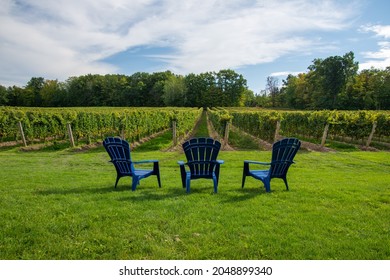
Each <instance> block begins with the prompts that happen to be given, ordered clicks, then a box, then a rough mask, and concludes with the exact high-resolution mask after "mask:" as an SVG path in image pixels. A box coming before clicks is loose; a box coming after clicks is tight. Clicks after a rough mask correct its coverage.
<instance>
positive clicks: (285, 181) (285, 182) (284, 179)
mask: <svg viewBox="0 0 390 280" xmlns="http://www.w3.org/2000/svg"><path fill="white" fill-rule="evenodd" d="M283 181H284V184H285V185H286V190H287V191H288V183H287V178H283Z"/></svg>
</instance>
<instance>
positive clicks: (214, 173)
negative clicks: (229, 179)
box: [177, 138, 224, 193]
mask: <svg viewBox="0 0 390 280" xmlns="http://www.w3.org/2000/svg"><path fill="white" fill-rule="evenodd" d="M182 147H183V150H184V153H185V155H186V158H187V162H186V163H184V161H178V162H177V163H178V164H179V166H180V173H181V180H182V185H183V188H186V191H187V193H189V192H190V181H191V180H193V179H200V178H206V179H212V180H213V182H214V193H217V192H218V181H219V170H220V165H221V164H223V163H224V161H223V160H217V156H218V153H219V150H220V148H221V143H220V142H219V141H217V140H214V139H212V138H193V139H190V140H189V141H186V142H184V143H183V145H182ZM185 166H187V167H188V169H189V170H186V168H185Z"/></svg>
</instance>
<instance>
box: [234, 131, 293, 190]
mask: <svg viewBox="0 0 390 280" xmlns="http://www.w3.org/2000/svg"><path fill="white" fill-rule="evenodd" d="M300 146H301V141H299V140H298V139H296V138H285V139H282V140H280V141H278V142H275V143H274V144H273V145H272V160H271V162H269V163H265V162H258V161H251V160H245V161H244V171H243V175H242V188H243V187H244V184H245V178H246V176H252V177H253V178H255V179H258V180H260V181H262V182H263V183H264V187H265V190H266V191H267V192H270V191H271V179H272V178H280V179H283V181H284V183H285V184H286V189H287V190H288V183H287V178H286V176H287V171H288V168H289V167H290V165H291V164H292V163H294V161H293V159H294V157H295V155H296V153H297V152H298V150H299V148H300ZM250 164H257V165H266V166H269V169H267V170H251V169H250V167H249V165H250Z"/></svg>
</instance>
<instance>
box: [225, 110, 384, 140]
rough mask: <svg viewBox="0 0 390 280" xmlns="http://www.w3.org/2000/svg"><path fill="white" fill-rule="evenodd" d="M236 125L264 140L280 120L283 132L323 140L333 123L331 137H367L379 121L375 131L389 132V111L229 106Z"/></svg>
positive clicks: (361, 138) (364, 138) (356, 138)
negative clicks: (260, 108)
mask: <svg viewBox="0 0 390 280" xmlns="http://www.w3.org/2000/svg"><path fill="white" fill-rule="evenodd" d="M228 111H229V113H230V114H231V115H232V116H233V121H232V123H233V125H234V126H236V127H238V128H240V129H242V130H244V131H246V132H248V133H250V134H252V135H254V136H256V137H258V138H261V139H264V140H268V141H271V142H272V141H273V140H274V139H273V138H274V134H275V130H276V123H277V121H278V120H279V121H281V130H280V134H281V135H283V136H304V137H307V138H311V139H315V140H317V141H321V138H322V135H323V132H324V127H325V125H326V124H327V123H329V124H330V129H329V134H330V135H331V136H332V137H336V136H337V137H339V138H343V137H344V138H351V139H353V140H360V141H364V140H366V139H367V138H368V136H369V135H370V133H371V130H372V127H373V123H374V122H376V123H377V126H376V130H375V135H376V136H378V137H383V136H390V129H389V127H390V114H389V113H388V112H385V111H336V110H322V111H275V110H256V109H252V110H248V109H241V108H230V109H228Z"/></svg>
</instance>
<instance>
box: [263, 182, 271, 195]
mask: <svg viewBox="0 0 390 280" xmlns="http://www.w3.org/2000/svg"><path fill="white" fill-rule="evenodd" d="M270 181H271V180H265V181H264V187H265V191H266V192H271V182H270Z"/></svg>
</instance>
